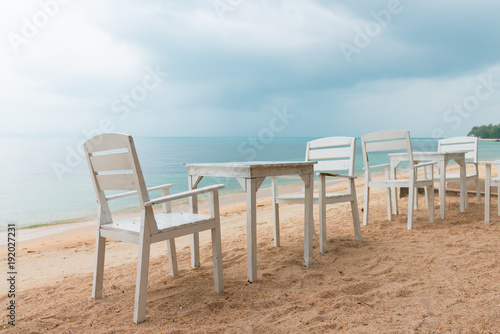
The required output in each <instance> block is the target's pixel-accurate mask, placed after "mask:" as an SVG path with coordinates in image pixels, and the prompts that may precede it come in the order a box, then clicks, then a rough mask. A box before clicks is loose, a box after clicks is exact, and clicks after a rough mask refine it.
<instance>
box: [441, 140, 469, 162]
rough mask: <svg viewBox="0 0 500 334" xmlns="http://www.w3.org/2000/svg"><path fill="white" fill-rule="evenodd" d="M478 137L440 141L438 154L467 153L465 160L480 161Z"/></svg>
mask: <svg viewBox="0 0 500 334" xmlns="http://www.w3.org/2000/svg"><path fill="white" fill-rule="evenodd" d="M477 147H478V141H477V137H451V138H446V139H441V140H440V141H438V152H443V153H446V152H453V151H467V153H465V159H472V161H474V162H477V161H478V149H477Z"/></svg>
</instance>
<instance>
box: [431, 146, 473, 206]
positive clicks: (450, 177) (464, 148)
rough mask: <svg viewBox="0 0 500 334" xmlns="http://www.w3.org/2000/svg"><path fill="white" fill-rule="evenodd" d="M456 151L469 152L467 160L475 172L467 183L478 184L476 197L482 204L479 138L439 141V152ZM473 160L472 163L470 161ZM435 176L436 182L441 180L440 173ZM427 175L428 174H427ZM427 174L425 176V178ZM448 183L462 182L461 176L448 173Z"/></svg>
mask: <svg viewBox="0 0 500 334" xmlns="http://www.w3.org/2000/svg"><path fill="white" fill-rule="evenodd" d="M454 151H467V153H465V159H468V160H469V161H467V162H466V165H467V164H470V165H473V167H474V170H473V172H472V173H468V174H467V181H466V182H470V181H475V182H476V197H477V203H478V204H481V184H480V183H479V164H478V142H477V137H451V138H446V139H441V140H440V141H438V152H445V153H446V152H454ZM470 160H472V161H470ZM440 172H441V171H439V170H438V174H436V175H434V181H439V180H440V175H439V173H440ZM425 173H426V172H425ZM425 176H426V174H425V175H424V177H425ZM446 181H451V182H460V174H448V173H446ZM467 206H468V201H466V202H465V207H466V208H467Z"/></svg>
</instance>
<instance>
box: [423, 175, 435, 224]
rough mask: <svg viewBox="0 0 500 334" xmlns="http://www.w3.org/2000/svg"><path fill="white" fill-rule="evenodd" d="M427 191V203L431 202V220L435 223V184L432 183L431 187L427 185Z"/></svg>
mask: <svg viewBox="0 0 500 334" xmlns="http://www.w3.org/2000/svg"><path fill="white" fill-rule="evenodd" d="M425 190H426V192H427V195H428V196H427V197H426V199H427V203H429V221H430V222H431V223H434V184H431V185H430V186H429V187H425Z"/></svg>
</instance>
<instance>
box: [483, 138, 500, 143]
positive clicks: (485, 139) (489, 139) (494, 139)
mask: <svg viewBox="0 0 500 334" xmlns="http://www.w3.org/2000/svg"><path fill="white" fill-rule="evenodd" d="M478 140H480V141H495V142H500V138H478Z"/></svg>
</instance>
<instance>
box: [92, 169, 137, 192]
mask: <svg viewBox="0 0 500 334" xmlns="http://www.w3.org/2000/svg"><path fill="white" fill-rule="evenodd" d="M96 179H97V183H98V184H99V188H100V189H101V190H137V184H136V181H135V177H134V174H132V173H126V174H125V173H124V174H106V175H96Z"/></svg>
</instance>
